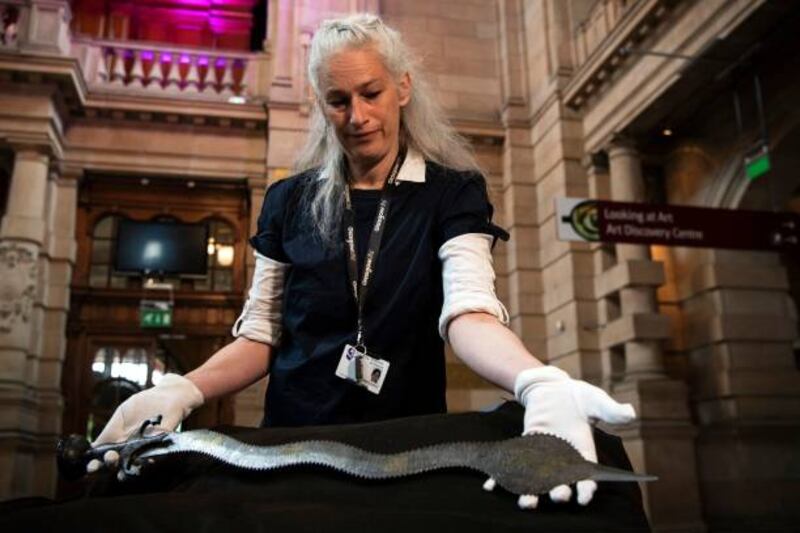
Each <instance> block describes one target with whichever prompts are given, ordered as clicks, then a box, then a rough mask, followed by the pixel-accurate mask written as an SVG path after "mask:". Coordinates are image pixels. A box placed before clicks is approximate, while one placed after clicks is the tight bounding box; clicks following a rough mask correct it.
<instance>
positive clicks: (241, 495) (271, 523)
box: [0, 402, 649, 533]
mask: <svg viewBox="0 0 800 533" xmlns="http://www.w3.org/2000/svg"><path fill="white" fill-rule="evenodd" d="M215 429H216V430H217V431H220V432H222V433H227V434H229V435H232V436H235V437H236V438H237V439H239V440H241V441H245V442H250V443H253V444H261V445H272V444H282V443H286V442H291V441H298V440H310V439H324V440H336V441H340V442H345V443H348V444H352V445H354V446H358V447H361V448H364V449H367V450H370V451H375V452H381V453H393V452H398V451H402V450H405V449H411V448H415V447H421V446H426V445H430V444H436V443H441V442H449V441H460V440H484V441H485V440H501V439H505V438H510V437H514V436H517V435H518V434H519V433H520V431H521V429H522V409H521V408H520V407H519V406H518V405H517V404H515V403H510V402H509V403H505V404H503V405H501V406H500V407H498V408H497V409H495V410H493V411H491V412H481V413H477V412H473V413H463V414H447V415H429V416H419V417H411V418H402V419H396V420H389V421H384V422H376V423H369V424H357V425H345V426H317V427H304V428H270V429H253V428H241V427H221V428H215ZM595 442H596V444H597V452H598V456H599V460H600V462H601V463H603V464H607V465H610V466H615V467H617V468H624V469H628V470H630V469H631V465H630V462H629V461H628V458H627V456H626V455H625V451H624V450H623V447H622V442H621V441H620V439H619V438H617V437H614V436H612V435H609V434H607V433H603V432H602V431H599V430H595ZM484 481H485V479H484V476H483V475H482V474H480V473H478V472H474V471H470V470H462V469H452V470H444V471H437V472H431V473H427V474H422V475H418V476H413V477H408V478H401V479H394V480H386V481H368V480H360V479H356V478H353V477H350V476H347V475H344V474H340V473H337V472H335V471H332V470H328V469H324V468H318V467H296V468H289V469H284V470H279V471H271V472H247V471H242V470H237V469H234V468H231V467H228V466H226V465H223V464H220V463H217V462H215V461H213V460H211V459H208V458H205V457H202V456H199V455H196V454H195V455H190V454H181V455H178V454H176V455H171V456H168V457H161V458H158V462H157V463H155V464H153V465H150V466H148V467H147V468H146V469H145V470H144V471H143V474H142V476H140V477H139V478H133V479H129V480H127V481H125V482H118V481H117V480H116V478H115V477H114V476H113V475H112V474H111V473H109V472H102V473H99V474H95V475H94V476H92V477H91V478H90V479H89V480H88V482H84V483H85V490H84V491H83V495H82V496H80V497H78V498H72V499H69V500H63V501H53V500H48V499H43V498H37V499H19V500H11V501H8V502H4V503H2V504H0V530H2V531H4V532H11V531H25V532H33V531H37V532H38V531H43V532H44V531H58V532H59V533H64V532H68V531H70V532H71V531H78V532H82V533H87V532H92V531H114V532H120V533H121V532H152V531H170V532H172V531H174V532H191V533H219V532H222V531H241V532H253V533H255V532H270V533H274V532H278V531H280V532H283V531H292V532H294V531H309V532H312V531H313V532H321V531H347V532H356V531H358V532H361V531H381V532H392V531H398V532H399V531H403V532H410V533H419V532H424V531H437V532H443V531H458V532H461V533H466V532H472V531H475V532H482V533H485V532H506V531H547V532H550V531H565V532H566V531H569V532H574V531H649V528H648V524H647V519H646V517H645V515H644V511H643V509H642V501H641V493H640V491H639V487H638V485H637V484H636V483H600V484H599V485H600V488H599V490H598V491H597V493H596V494H595V497H594V500H593V501H592V503H590V504H589V505H588V506H586V507H582V506H580V505H578V504H577V503H575V502H574V498H573V502H570V503H568V504H553V503H551V502H550V501H549V499H548V498H547V497H546V496H545V497H542V499H541V500H540V503H539V508H538V509H536V510H535V511H521V510H520V509H519V508H517V506H516V500H517V497H516V496H515V495H513V494H510V493H508V492H506V491H504V490H502V489H500V488H497V489H495V491H494V492H486V491H484V490H482V489H481V486H482V484H483V482H484Z"/></svg>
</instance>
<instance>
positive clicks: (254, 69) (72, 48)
mask: <svg viewBox="0 0 800 533" xmlns="http://www.w3.org/2000/svg"><path fill="white" fill-rule="evenodd" d="M69 20H70V14H69V4H68V3H67V2H37V1H35V0H34V1H31V0H0V53H3V52H5V53H11V54H25V55H27V54H34V55H44V56H51V57H53V56H55V57H74V58H76V59H77V60H78V62H79V64H80V68H81V71H82V72H83V77H84V80H85V81H86V84H87V86H88V87H89V89H90V90H95V91H99V92H116V93H118V94H128V95H136V96H170V95H180V96H181V97H189V98H194V99H200V100H210V101H222V102H224V101H228V100H230V99H231V98H232V97H244V98H246V99H251V100H252V99H266V97H267V94H268V87H269V74H270V73H269V65H270V62H269V56H268V54H266V53H251V52H239V51H228V50H216V49H206V48H194V47H181V46H174V45H169V44H161V43H145V42H133V41H115V40H98V39H92V38H86V37H82V36H73V35H70V31H69Z"/></svg>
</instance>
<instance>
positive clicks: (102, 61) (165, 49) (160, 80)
mask: <svg viewBox="0 0 800 533" xmlns="http://www.w3.org/2000/svg"><path fill="white" fill-rule="evenodd" d="M73 55H78V56H79V58H81V59H82V61H81V62H82V65H83V68H84V75H85V76H86V81H87V83H88V85H89V87H90V88H92V89H103V90H118V91H124V92H130V91H134V92H145V93H147V94H162V95H170V94H194V95H200V96H205V97H209V98H213V99H218V98H229V97H231V96H244V97H252V96H263V95H264V92H263V91H262V90H261V87H265V85H264V83H263V81H265V80H264V77H265V76H266V72H265V71H264V68H265V67H266V56H265V55H264V54H250V53H242V52H225V51H218V50H212V49H199V48H185V47H173V46H168V45H161V44H147V43H134V42H118V41H100V40H73Z"/></svg>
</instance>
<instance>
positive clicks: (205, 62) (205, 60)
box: [197, 56, 208, 67]
mask: <svg viewBox="0 0 800 533" xmlns="http://www.w3.org/2000/svg"><path fill="white" fill-rule="evenodd" d="M197 65H198V66H201V67H205V66H208V58H207V57H206V56H200V57H199V58H198V59H197Z"/></svg>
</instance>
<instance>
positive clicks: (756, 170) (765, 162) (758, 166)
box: [744, 145, 772, 181]
mask: <svg viewBox="0 0 800 533" xmlns="http://www.w3.org/2000/svg"><path fill="white" fill-rule="evenodd" d="M771 168H772V164H771V163H770V160H769V149H768V148H767V145H762V146H760V147H759V148H757V149H756V150H755V151H754V152H753V153H751V154H750V155H749V156H747V157H745V158H744V172H745V174H746V175H747V179H749V180H750V181H753V180H754V179H756V178H760V177H761V176H763V175H764V174H766V173H767V172H769V171H770V169H771Z"/></svg>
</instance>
